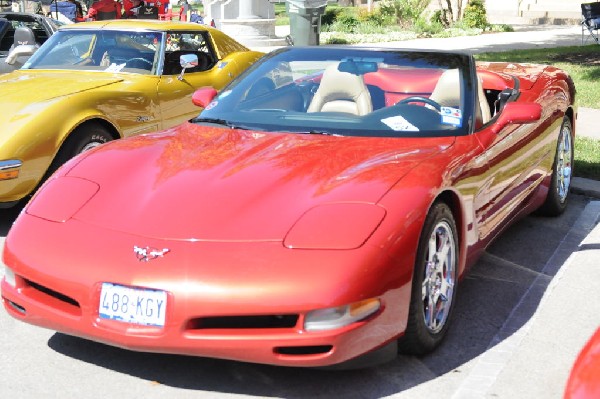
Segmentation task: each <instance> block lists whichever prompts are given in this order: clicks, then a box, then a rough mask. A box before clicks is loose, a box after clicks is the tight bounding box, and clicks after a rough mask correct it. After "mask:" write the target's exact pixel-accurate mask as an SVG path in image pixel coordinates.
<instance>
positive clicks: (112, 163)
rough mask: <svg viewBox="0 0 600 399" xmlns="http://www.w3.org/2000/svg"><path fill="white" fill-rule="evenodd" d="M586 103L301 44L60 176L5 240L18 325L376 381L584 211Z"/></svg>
mask: <svg viewBox="0 0 600 399" xmlns="http://www.w3.org/2000/svg"><path fill="white" fill-rule="evenodd" d="M574 96H575V88H574V85H573V82H572V80H571V78H570V77H569V76H568V75H567V74H566V73H565V72H563V71H561V70H559V69H557V68H554V67H551V66H541V65H531V64H527V65H519V64H514V63H498V64H494V63H485V64H476V63H475V61H474V59H473V57H472V56H470V55H466V54H462V53H455V52H442V51H437V52H436V51H411V50H387V49H386V50H375V49H366V48H357V47H328V46H320V47H305V48H303V47H290V48H284V49H280V50H277V51H275V52H272V53H269V54H267V55H266V56H264V57H263V58H261V59H260V60H259V61H258V62H256V63H255V64H254V65H253V66H252V67H250V68H249V69H248V70H247V71H246V72H245V73H244V74H243V75H241V76H240V77H239V78H237V79H235V80H234V81H233V82H232V83H231V84H230V85H229V86H227V87H225V88H224V89H223V90H222V91H221V92H220V93H219V94H218V95H217V92H216V91H215V90H214V89H213V88H202V89H200V90H198V91H197V92H196V93H195V95H194V102H195V103H196V104H197V105H199V106H201V107H203V108H204V110H203V111H202V112H201V113H200V115H199V116H198V117H197V118H195V119H193V120H191V121H190V122H188V123H184V124H182V125H180V126H178V127H176V128H173V129H169V130H166V131H164V132H160V133H156V134H148V135H142V136H138V137H137V138H132V139H126V140H118V141H116V142H113V143H109V144H107V145H102V146H99V147H98V148H96V149H94V150H90V151H88V152H85V153H83V154H82V155H80V156H78V157H76V158H74V159H73V160H71V161H69V162H68V163H67V164H65V165H64V167H62V168H61V169H60V170H59V171H58V172H57V173H55V174H54V175H53V176H52V177H51V178H50V179H49V180H48V181H47V182H46V183H45V185H44V186H43V187H42V188H41V189H40V190H39V191H38V193H37V194H36V195H35V197H34V198H33V199H32V201H31V202H30V203H29V204H28V205H27V206H26V207H25V208H24V211H23V212H22V213H21V214H20V216H19V217H18V219H17V220H16V222H15V223H14V225H13V227H12V228H11V230H10V232H9V234H8V236H7V238H6V242H5V250H4V263H5V265H6V271H5V277H4V279H3V281H2V286H1V287H2V301H3V303H4V306H5V309H6V311H7V312H9V313H10V314H11V315H12V316H13V317H15V318H17V319H19V320H22V321H24V322H27V323H31V324H35V325H38V326H42V327H46V328H50V329H54V330H57V331H61V332H64V333H66V334H72V335H75V336H79V337H84V338H87V339H90V340H94V341H98V342H103V343H107V344H110V345H114V346H119V347H123V348H128V349H133V350H139V351H151V352H162V353H177V354H186V355H196V356H207V357H216V358H224V359H233V360H240V361H248V362H258V363H267V364H275V365H284V366H303V367H323V366H338V365H339V366H342V367H359V366H367V365H371V364H374V363H376V362H381V361H385V360H390V359H392V358H394V357H395V356H396V353H397V350H398V348H400V349H401V350H402V351H405V352H408V353H415V354H422V353H426V352H428V351H431V350H433V349H434V348H435V347H436V346H437V345H439V344H440V343H441V341H442V339H443V337H444V336H445V334H446V332H447V330H448V328H449V326H450V320H451V316H452V310H453V308H454V304H455V300H456V295H457V292H458V290H459V287H460V283H459V280H460V278H461V277H462V276H464V274H465V270H467V269H468V267H469V266H471V265H473V263H474V262H475V261H476V260H477V258H478V257H479V255H480V254H482V252H483V251H484V250H485V248H486V247H487V246H488V245H489V244H490V242H492V240H493V239H494V238H495V237H497V236H498V235H499V234H500V233H502V231H503V230H505V229H506V228H507V227H508V226H509V225H510V224H511V223H512V222H514V221H515V220H517V219H519V218H521V217H523V216H525V215H527V214H529V213H531V212H533V211H536V210H537V211H539V212H542V213H545V214H547V215H558V214H560V213H562V212H563V211H564V209H565V207H566V206H567V204H568V195H569V187H570V179H571V168H572V160H573V145H572V144H573V140H574V136H575V116H576V109H575V108H574V100H575V99H574Z"/></svg>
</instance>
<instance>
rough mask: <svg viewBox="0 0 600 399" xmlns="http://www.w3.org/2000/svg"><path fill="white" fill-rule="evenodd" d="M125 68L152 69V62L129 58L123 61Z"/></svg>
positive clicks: (140, 58)
mask: <svg viewBox="0 0 600 399" xmlns="http://www.w3.org/2000/svg"><path fill="white" fill-rule="evenodd" d="M125 66H127V67H129V68H142V69H148V70H151V69H152V62H151V61H148V60H147V59H145V58H142V57H135V58H130V59H128V60H127V61H125Z"/></svg>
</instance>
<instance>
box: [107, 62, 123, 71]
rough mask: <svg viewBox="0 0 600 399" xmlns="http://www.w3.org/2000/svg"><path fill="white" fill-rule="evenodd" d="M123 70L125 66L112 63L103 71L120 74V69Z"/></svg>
mask: <svg viewBox="0 0 600 399" xmlns="http://www.w3.org/2000/svg"><path fill="white" fill-rule="evenodd" d="M123 68H125V64H124V63H123V64H119V65H117V64H115V63H114V62H113V63H112V64H110V65H109V66H108V68H106V69H105V71H106V72H121V69H123Z"/></svg>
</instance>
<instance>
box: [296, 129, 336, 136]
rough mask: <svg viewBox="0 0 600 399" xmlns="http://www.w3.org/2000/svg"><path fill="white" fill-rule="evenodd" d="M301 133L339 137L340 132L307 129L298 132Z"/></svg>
mask: <svg viewBox="0 0 600 399" xmlns="http://www.w3.org/2000/svg"><path fill="white" fill-rule="evenodd" d="M299 133H301V134H318V135H321V136H336V137H341V136H342V135H341V134H337V133H331V132H327V131H325V130H309V131H308V132H299Z"/></svg>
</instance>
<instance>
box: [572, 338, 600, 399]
mask: <svg viewBox="0 0 600 399" xmlns="http://www.w3.org/2000/svg"><path fill="white" fill-rule="evenodd" d="M564 398H565V399H595V398H600V328H598V329H597V330H596V332H595V333H594V335H592V337H591V338H590V339H589V341H588V342H587V344H586V345H585V346H584V347H583V349H582V350H581V352H580V353H579V356H577V360H576V361H575V364H574V365H573V369H572V370H571V374H570V376H569V380H568V382H567V387H566V389H565V396H564Z"/></svg>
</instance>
